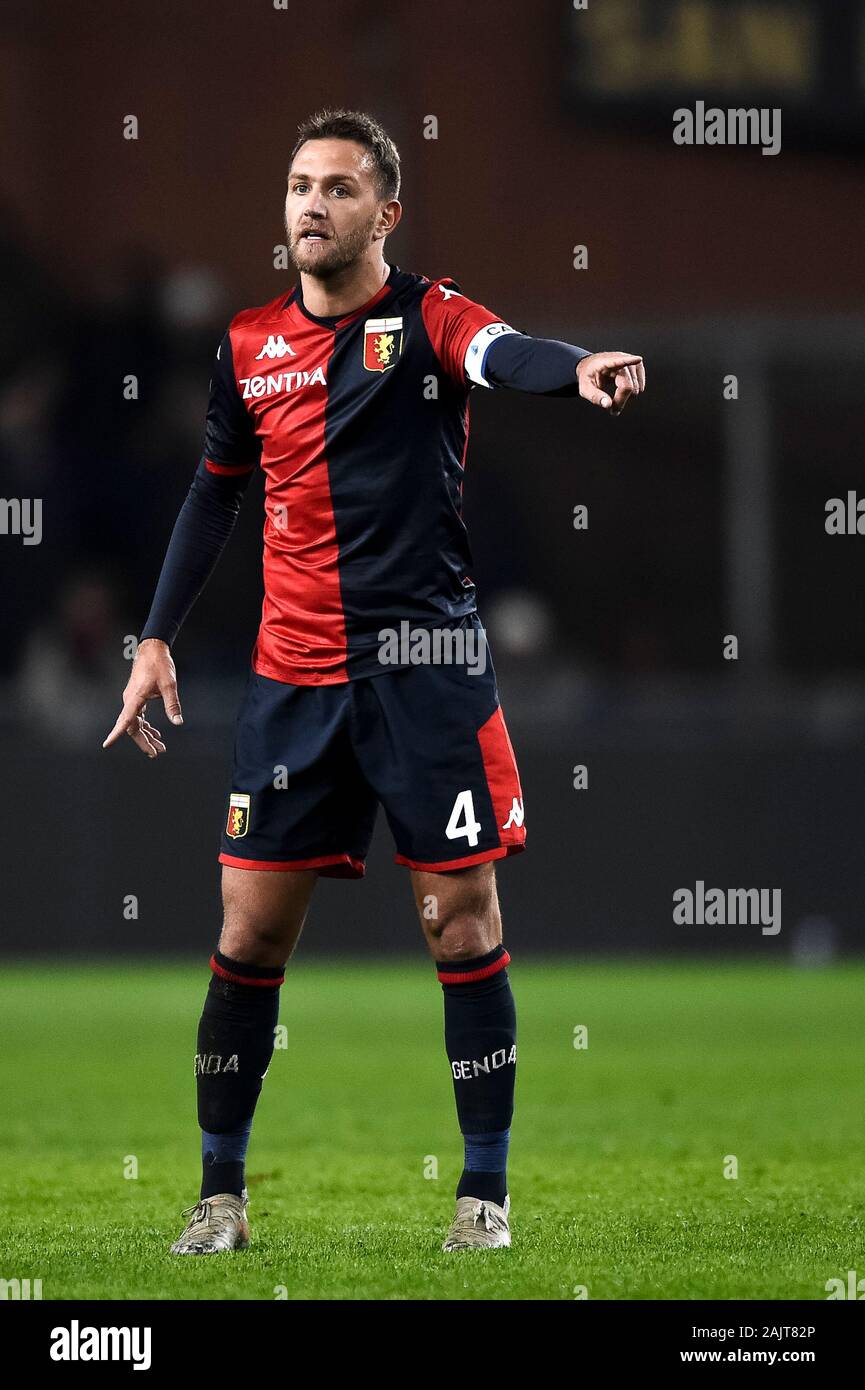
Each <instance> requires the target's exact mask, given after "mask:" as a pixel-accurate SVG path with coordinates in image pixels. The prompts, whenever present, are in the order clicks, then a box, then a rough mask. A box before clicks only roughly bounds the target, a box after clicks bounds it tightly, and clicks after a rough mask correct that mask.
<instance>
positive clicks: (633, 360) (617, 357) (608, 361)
mask: <svg viewBox="0 0 865 1390" xmlns="http://www.w3.org/2000/svg"><path fill="white" fill-rule="evenodd" d="M598 356H599V357H602V358H603V359H604V363H605V365H606V366H607V367H636V366H637V365H638V363H642V361H643V359H642V357H639V356H637V357H635V356H634V354H633V353H631V352H601V353H599V354H598Z"/></svg>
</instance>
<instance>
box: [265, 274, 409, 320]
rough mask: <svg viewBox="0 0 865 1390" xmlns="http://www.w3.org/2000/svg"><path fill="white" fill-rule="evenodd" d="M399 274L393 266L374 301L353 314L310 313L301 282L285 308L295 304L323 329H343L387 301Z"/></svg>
mask: <svg viewBox="0 0 865 1390" xmlns="http://www.w3.org/2000/svg"><path fill="white" fill-rule="evenodd" d="M399 273H400V269H399V266H398V265H392V266H391V268H390V273H389V274H388V277H387V279H386V280H385V282H384V284H383V285H382V287H381V289H379V290H376V292H375V294H374V295H373V297H372V299H368V300H367V301H366V303H365V304H361V305H360V307H359V308H358V309H352V311H351V313H349V314H327V315H321V314H312V313H310V311H309V309H307V307H306V305H305V304H304V302H303V288H302V286H301V282H300V280H298V282H297V284H296V285H295V287H294V289H293V290H292V292H291V294H290V295H289V297H288V300H287V301H286V305H285V307H286V309H287V308H288V307H289V305H291V304H295V305H296V306H297V308H298V309H299V310H300V312H301V313H302V314H303V316H304V318H307V319H309V320H310V322H312V323H318V324H321V326H322V328H343V327H344V326H345V325H346V324H347V323H353V322H354V320H355V319H357V318H360V317H361V315H363V314H366V313H368V312H369V310H370V309H372V308H374V306H375V305H376V304H379V303H381V301H382V300H383V299H386V298H387V297H388V295H389V294H390V293H391V292H392V290H393V288H394V284H395V281H396V277H397V276H398V275H399Z"/></svg>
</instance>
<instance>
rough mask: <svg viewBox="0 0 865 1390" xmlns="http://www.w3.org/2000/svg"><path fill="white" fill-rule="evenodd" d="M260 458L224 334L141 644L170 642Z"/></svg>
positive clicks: (230, 526) (208, 570)
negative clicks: (191, 471) (200, 445)
mask: <svg viewBox="0 0 865 1390" xmlns="http://www.w3.org/2000/svg"><path fill="white" fill-rule="evenodd" d="M260 456H261V442H260V440H258V439H257V438H256V436H255V431H254V429H253V425H252V419H251V417H250V415H249V413H248V412H247V410H246V409H245V407H244V405H243V402H242V400H241V399H240V395H239V392H238V390H237V382H236V380H235V376H234V365H233V362H232V355H231V339H230V337H229V335H228V333H226V335H225V337H224V338H223V340H222V342H221V344H220V347H219V352H218V353H217V357H216V362H215V364H214V370H213V376H212V378H211V382H210V400H209V403H208V407H207V423H206V426H205V434H204V454H203V455H202V458H201V462H200V463H199V465H198V469H197V470H196V473H195V477H194V478H193V480H192V486H191V487H190V489H189V492H188V494H187V496H186V501H185V502H184V503H183V506H182V507H181V509H180V513H179V515H178V517H177V521H176V522H175V524H174V530H173V531H172V533H171V540H170V541H169V543H168V550H167V551H166V554H165V560H164V562H163V565H162V572H161V573H160V576H159V582H158V583H157V586H156V593H155V595H154V598H153V604H152V606H151V609H150V613H149V615H148V618H147V622H146V623H145V624H144V628H143V629H142V632H141V637H140V639H139V640H140V641H142V642H143V641H144V640H145V638H147V637H158V638H161V640H162V641H163V642H167V643H168V645H169V646H171V645H172V644H173V642H174V640H175V638H176V637H177V634H178V632H179V631H180V628H181V625H182V623H183V622H184V620H185V618H186V616H187V614H188V613H189V610H190V609H191V608H192V605H193V604H194V602H195V600H196V599H197V598H198V595H199V594H200V593H201V590H202V589H203V588H204V586H205V584H206V583H207V581H208V579H209V578H210V576H211V574H212V573H213V570H214V568H215V566H216V562H217V560H218V559H219V557H220V555H221V554H222V552H223V550H224V549H225V546H226V543H227V541H228V538H229V536H230V535H231V533H232V531H233V529H234V524H235V522H236V520H237V516H238V513H239V511H240V504H241V502H242V501H243V495H244V493H245V492H246V489H247V487H248V485H249V480H250V478H251V477H252V474H253V472H254V471H255V468H256V466H257V464H258V462H259V459H260Z"/></svg>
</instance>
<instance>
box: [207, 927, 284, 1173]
mask: <svg viewBox="0 0 865 1390" xmlns="http://www.w3.org/2000/svg"><path fill="white" fill-rule="evenodd" d="M210 967H211V970H212V971H213V975H212V977H211V980H210V987H209V989H208V991H207V998H206V1000H205V1004H204V1012H203V1013H202V1015H201V1022H200V1023H199V1025H198V1050H197V1052H196V1056H195V1076H196V1082H197V1087H198V1123H199V1125H200V1127H201V1132H202V1133H201V1160H202V1174H201V1196H202V1197H213V1196H215V1195H216V1193H218V1192H233V1193H235V1194H236V1195H237V1196H240V1194H241V1192H242V1191H243V1187H244V1180H245V1162H246V1147H247V1144H248V1143H249V1134H250V1130H251V1129H252V1117H253V1114H254V1112H255V1106H256V1102H257V1100H258V1097H259V1093H260V1092H261V1083H262V1081H263V1079H264V1074H265V1072H266V1071H267V1068H268V1066H269V1065H270V1059H271V1057H272V1055H273V1043H274V1029H275V1028H276V1022H277V1018H278V1015H279V987H280V985H281V984H282V981H283V978H284V976H283V971H282V970H281V969H275V968H271V967H268V966H255V965H247V964H245V963H244V962H243V961H237V960H232V959H231V958H230V957H228V956H224V955H222V954H221V952H219V951H216V952H215V953H214V955H213V956H212V958H211V961H210Z"/></svg>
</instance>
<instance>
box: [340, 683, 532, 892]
mask: <svg viewBox="0 0 865 1390" xmlns="http://www.w3.org/2000/svg"><path fill="white" fill-rule="evenodd" d="M354 686H355V687H356V689H355V690H354V691H353V700H352V719H351V731H352V745H353V748H354V751H355V754H356V756H357V759H358V763H359V765H360V767H361V769H362V771H363V774H364V776H365V778H366V780H367V782H368V783H369V784H370V786H371V787H372V788H373V790H374V792H375V794H376V795H377V797H378V799H379V801H380V802H381V804H382V806H383V807H384V810H385V814H386V816H387V819H388V822H389V824H390V828H391V831H392V833H393V837H394V841H395V844H396V851H397V853H396V862H397V863H398V864H404V865H406V866H407V867H408V868H410V869H414V870H417V871H420V872H423V871H430V872H433V873H437V872H446V871H448V870H452V869H468V868H471V867H473V866H475V865H478V864H483V863H486V862H488V861H490V860H494V859H502V858H504V857H505V856H506V855H510V854H516V853H518V852H519V851H520V850H522V849H523V848H524V847H525V839H526V831H525V824H524V815H523V794H522V788H521V786H520V779H519V773H518V771H517V765H516V760H515V758H514V751H513V748H512V746H511V741H510V738H509V737H508V731H507V726H506V724H505V720H504V715H503V713H502V709H501V705H500V703H499V697H498V689H497V686H496V680H495V672H494V671H493V669H492V666H488V667H487V669H486V670H485V671H484V672H483V673H481V674H477V675H475V674H472V673H471V672H470V670H469V669H467V668H466V666H464V665H426V666H410V667H405V668H403V669H401V670H396V671H388V672H385V673H383V674H382V675H380V676H373V677H369V678H367V679H365V680H363V681H355V682H354Z"/></svg>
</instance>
